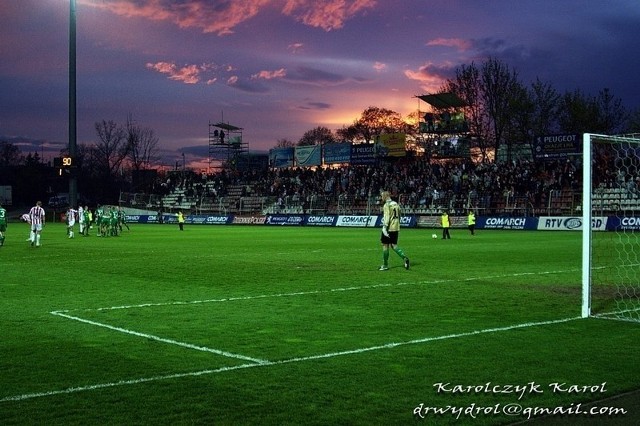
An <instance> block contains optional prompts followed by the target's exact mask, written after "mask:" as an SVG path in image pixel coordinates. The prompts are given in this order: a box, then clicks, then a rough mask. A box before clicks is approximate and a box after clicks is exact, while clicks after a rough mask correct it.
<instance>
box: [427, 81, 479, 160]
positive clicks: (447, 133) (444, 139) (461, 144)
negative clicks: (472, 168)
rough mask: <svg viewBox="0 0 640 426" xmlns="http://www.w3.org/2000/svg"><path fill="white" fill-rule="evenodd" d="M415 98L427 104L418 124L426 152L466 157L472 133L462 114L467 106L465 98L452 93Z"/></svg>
mask: <svg viewBox="0 0 640 426" xmlns="http://www.w3.org/2000/svg"><path fill="white" fill-rule="evenodd" d="M416 97H417V98H418V99H420V100H422V101H424V102H426V103H427V104H428V105H429V107H428V110H427V111H426V113H425V114H424V115H422V116H421V117H420V118H421V121H420V123H419V126H420V127H419V134H420V140H421V141H422V145H423V147H424V150H425V152H426V153H427V154H428V155H429V156H430V157H433V158H456V157H462V158H468V157H469V148H470V144H471V135H470V132H469V125H468V123H467V120H466V118H465V115H464V108H465V107H466V106H467V105H466V104H465V103H464V101H463V100H462V99H460V98H459V97H458V96H457V95H455V94H454V93H437V94H432V95H420V96H416Z"/></svg>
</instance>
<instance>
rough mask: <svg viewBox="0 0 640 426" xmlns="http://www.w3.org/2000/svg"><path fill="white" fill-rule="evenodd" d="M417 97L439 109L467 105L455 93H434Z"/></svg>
mask: <svg viewBox="0 0 640 426" xmlns="http://www.w3.org/2000/svg"><path fill="white" fill-rule="evenodd" d="M417 97H418V98H420V99H422V100H423V101H425V102H426V103H428V104H429V105H431V106H432V107H434V108H437V109H443V108H460V107H464V106H467V104H465V103H464V101H463V100H462V99H460V98H459V97H458V95H456V94H455V93H449V92H447V93H436V94H434V95H420V96H417Z"/></svg>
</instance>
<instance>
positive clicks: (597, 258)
mask: <svg viewBox="0 0 640 426" xmlns="http://www.w3.org/2000/svg"><path fill="white" fill-rule="evenodd" d="M583 149H584V156H583V159H584V163H583V211H582V213H583V221H582V223H583V225H585V226H583V230H582V232H583V246H582V316H583V317H588V316H595V317H602V318H611V319H620V320H627V321H637V322H640V135H638V134H635V135H625V136H604V135H594V134H585V135H584V138H583ZM589 223H590V224H591V226H586V224H589Z"/></svg>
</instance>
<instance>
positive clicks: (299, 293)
mask: <svg viewBox="0 0 640 426" xmlns="http://www.w3.org/2000/svg"><path fill="white" fill-rule="evenodd" d="M576 271H578V269H569V270H564V271H546V272H522V273H517V274H504V275H491V276H485V277H471V278H464V279H455V280H453V279H451V280H431V281H414V282H400V283H394V284H388V283H387V284H372V285H365V286H352V287H340V288H332V289H328V290H312V291H297V292H292V293H274V294H260V295H256V296H237V297H224V298H220V299H205V300H192V301H178V302H159V303H141V304H138V305H121V306H110V307H103V308H93V309H92V308H86V309H74V310H60V311H55V312H72V311H73V312H77V311H81V310H84V311H112V310H118V309H134V308H149V307H155V306H179V305H197V304H203V303H220V302H235V301H242V300H254V299H267V298H276V297H292V296H308V295H312V294H326V293H334V292H341V291H355V290H370V289H374V288H385V287H396V286H405V285H424V284H443V283H451V282H469V281H480V280H492V279H498V278H510V277H519V276H526V275H553V274H565V273H567V272H576ZM52 313H53V312H52Z"/></svg>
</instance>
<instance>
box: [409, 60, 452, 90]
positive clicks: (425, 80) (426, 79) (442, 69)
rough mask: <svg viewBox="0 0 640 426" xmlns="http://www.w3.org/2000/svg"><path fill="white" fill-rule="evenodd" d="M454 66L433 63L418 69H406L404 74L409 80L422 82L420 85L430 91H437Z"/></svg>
mask: <svg viewBox="0 0 640 426" xmlns="http://www.w3.org/2000/svg"><path fill="white" fill-rule="evenodd" d="M452 68H453V66H452V65H450V64H445V65H442V66H436V65H433V64H432V63H428V64H425V65H422V66H421V67H420V68H418V70H405V71H404V75H405V77H407V78H408V79H409V80H415V81H418V82H419V83H420V87H421V88H422V89H423V90H425V91H427V92H429V93H434V92H437V91H438V90H439V89H440V88H441V87H442V85H443V84H444V82H445V81H446V79H447V78H449V77H450V76H449V74H450V73H451V69H452Z"/></svg>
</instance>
